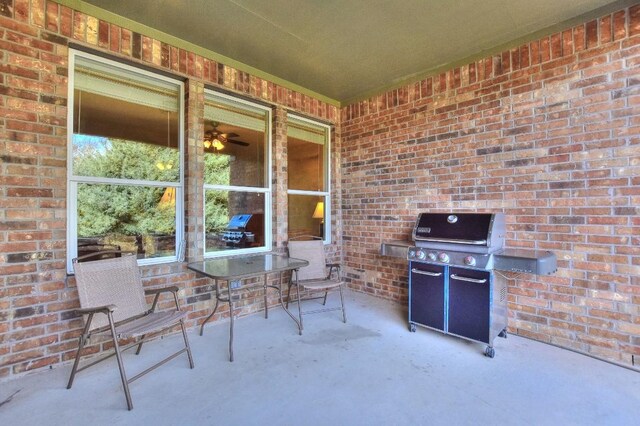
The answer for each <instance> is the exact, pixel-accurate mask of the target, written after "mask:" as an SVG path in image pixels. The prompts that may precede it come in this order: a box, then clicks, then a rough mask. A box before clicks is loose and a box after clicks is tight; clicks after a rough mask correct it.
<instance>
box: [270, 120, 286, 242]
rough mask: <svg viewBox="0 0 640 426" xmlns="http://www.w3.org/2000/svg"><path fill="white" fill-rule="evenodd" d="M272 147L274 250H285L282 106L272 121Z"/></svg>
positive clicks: (284, 146)
mask: <svg viewBox="0 0 640 426" xmlns="http://www.w3.org/2000/svg"><path fill="white" fill-rule="evenodd" d="M271 134H272V141H271V142H272V147H271V158H272V159H273V166H272V173H273V176H272V179H271V182H272V184H273V188H272V191H273V196H272V198H271V199H272V209H271V211H272V214H273V217H272V225H273V242H272V248H273V250H274V251H278V252H284V247H285V242H286V241H287V239H288V232H289V231H288V229H289V214H288V206H289V202H288V198H287V188H288V186H289V184H288V174H287V111H286V110H285V109H284V108H282V107H276V108H275V109H274V111H273V121H272V128H271Z"/></svg>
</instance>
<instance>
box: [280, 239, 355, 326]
mask: <svg viewBox="0 0 640 426" xmlns="http://www.w3.org/2000/svg"><path fill="white" fill-rule="evenodd" d="M309 239H311V240H320V241H322V238H320V237H317V236H314V235H302V236H299V237H296V238H295V239H294V238H292V239H290V240H289V241H301V240H309ZM323 255H324V252H323ZM292 257H295V256H292ZM304 260H309V259H304ZM323 260H324V257H323ZM325 267H326V268H329V272H328V273H327V275H326V276H325V277H324V281H326V282H327V285H326V286H324V287H323V286H316V287H317V288H308V287H307V288H305V280H300V279H298V271H297V270H295V271H293V272H292V274H291V276H290V278H289V286H288V288H287V304H286V307H287V308H288V307H289V301H290V300H291V287H293V286H295V287H296V296H297V297H296V299H295V300H294V302H297V303H298V318H299V319H300V331H302V329H303V324H302V316H303V315H310V314H316V313H322V312H331V311H340V310H341V311H342V321H343V322H344V323H346V322H347V313H346V310H345V307H344V293H343V286H344V282H343V281H342V279H341V276H340V264H339V263H325ZM334 272H335V281H334V280H332V277H333V276H334ZM294 274H296V275H294ZM294 278H295V279H294ZM319 280H320V279H318V280H313V281H314V282H315V283H318V281H319ZM336 287H337V288H338V290H339V291H340V307H336V308H324V309H314V310H310V311H302V307H301V306H302V302H303V301H308V300H317V299H323V301H322V305H323V306H326V303H327V295H328V294H329V292H330V291H332V290H334V289H335V288H336ZM301 289H302V291H301ZM323 290H324V295H323V296H311V295H310V294H313V293H317V292H322V291H323ZM304 291H306V293H307V296H306V297H301V293H302V292H304Z"/></svg>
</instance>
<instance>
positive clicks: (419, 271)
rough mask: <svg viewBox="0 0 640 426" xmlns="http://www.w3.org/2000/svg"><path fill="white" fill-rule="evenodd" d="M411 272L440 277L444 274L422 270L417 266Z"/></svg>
mask: <svg viewBox="0 0 640 426" xmlns="http://www.w3.org/2000/svg"><path fill="white" fill-rule="evenodd" d="M411 272H412V273H414V274H418V275H427V276H429V277H439V276H440V275H442V272H429V271H422V270H420V269H416V268H412V269H411Z"/></svg>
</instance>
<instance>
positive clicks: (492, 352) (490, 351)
mask: <svg viewBox="0 0 640 426" xmlns="http://www.w3.org/2000/svg"><path fill="white" fill-rule="evenodd" d="M484 356H488V357H489V358H493V357H494V356H496V350H495V349H493V348H492V347H491V346H487V348H486V349H485V350H484Z"/></svg>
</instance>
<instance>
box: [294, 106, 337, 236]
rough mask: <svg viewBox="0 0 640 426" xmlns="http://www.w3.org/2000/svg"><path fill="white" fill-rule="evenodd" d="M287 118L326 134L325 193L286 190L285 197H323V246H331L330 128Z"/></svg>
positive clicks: (301, 119) (295, 117)
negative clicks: (316, 127)
mask: <svg viewBox="0 0 640 426" xmlns="http://www.w3.org/2000/svg"><path fill="white" fill-rule="evenodd" d="M287 117H292V118H294V119H296V120H300V121H304V122H307V123H309V124H311V125H314V126H318V127H323V128H324V129H325V130H326V132H327V141H326V146H325V148H324V170H325V174H324V176H323V179H324V187H325V188H326V191H305V190H298V189H287V195H315V196H317V197H324V217H325V221H324V239H323V242H324V243H325V244H331V207H332V206H331V160H330V159H331V126H329V125H327V124H324V123H320V122H318V121H314V120H310V119H308V118H306V117H302V116H300V115H296V114H291V113H289V114H287Z"/></svg>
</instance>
